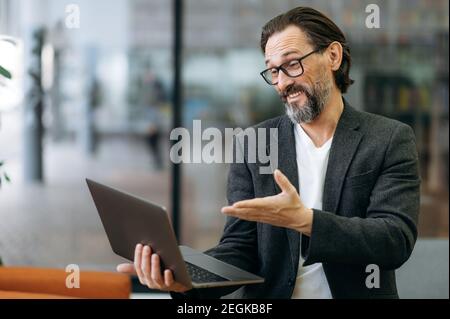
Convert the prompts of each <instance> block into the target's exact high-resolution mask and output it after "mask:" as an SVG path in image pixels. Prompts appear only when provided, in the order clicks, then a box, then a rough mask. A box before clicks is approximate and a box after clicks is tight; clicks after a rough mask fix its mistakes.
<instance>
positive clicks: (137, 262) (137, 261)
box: [134, 244, 145, 285]
mask: <svg viewBox="0 0 450 319" xmlns="http://www.w3.org/2000/svg"><path fill="white" fill-rule="evenodd" d="M141 260H142V245H141V244H137V245H136V249H135V250H134V268H135V270H136V274H137V276H138V278H139V282H140V283H141V284H142V285H145V276H144V274H143V273H142V270H141Z"/></svg>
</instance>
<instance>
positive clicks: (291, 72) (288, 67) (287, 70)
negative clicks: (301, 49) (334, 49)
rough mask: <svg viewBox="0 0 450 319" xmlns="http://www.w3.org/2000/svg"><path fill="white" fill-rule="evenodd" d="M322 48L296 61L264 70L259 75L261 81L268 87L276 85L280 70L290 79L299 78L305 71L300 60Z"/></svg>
mask: <svg viewBox="0 0 450 319" xmlns="http://www.w3.org/2000/svg"><path fill="white" fill-rule="evenodd" d="M321 50H322V48H319V49H316V50H314V51H312V52H309V53H308V54H306V55H304V56H302V57H301V58H298V59H293V60H290V61H288V62H286V63H283V64H282V65H280V66H275V67H272V68H268V69H265V70H264V71H262V72H261V73H260V74H261V76H262V77H263V79H264V80H265V81H266V82H267V84H269V85H277V84H278V75H279V73H280V70H281V71H283V73H284V74H286V75H287V76H289V77H291V78H296V77H299V76H301V75H302V74H303V73H304V72H305V70H304V68H303V64H302V60H303V59H306V58H307V57H309V56H310V55H311V54H314V53H317V52H319V51H321Z"/></svg>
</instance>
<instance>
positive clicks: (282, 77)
mask: <svg viewBox="0 0 450 319" xmlns="http://www.w3.org/2000/svg"><path fill="white" fill-rule="evenodd" d="M293 83H294V79H293V78H291V77H290V76H287V75H286V74H285V73H284V72H283V71H281V70H280V72H279V73H278V83H277V87H278V90H279V91H280V92H284V91H285V90H286V88H287V87H289V86H290V85H292V84H293Z"/></svg>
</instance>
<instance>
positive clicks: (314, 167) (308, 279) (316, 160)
mask: <svg viewBox="0 0 450 319" xmlns="http://www.w3.org/2000/svg"><path fill="white" fill-rule="evenodd" d="M294 127H295V129H294V130H295V147H296V152H297V167H298V177H299V184H300V185H299V191H300V198H301V199H302V202H303V204H304V205H305V206H306V207H309V208H315V209H322V195H323V185H324V182H325V174H326V171H327V165H328V156H329V154H330V147H331V143H332V140H333V138H330V139H329V140H328V141H327V142H326V143H325V144H323V145H322V146H321V147H319V148H317V147H316V146H315V145H314V143H313V141H312V140H311V138H310V137H309V136H308V135H307V134H306V132H305V131H304V130H303V128H302V127H301V126H300V125H299V124H297V125H294ZM303 262H304V260H303V258H302V254H301V253H300V261H299V268H298V273H297V280H296V283H295V287H294V293H293V294H292V298H293V299H331V298H333V297H332V295H331V291H330V287H329V286H328V281H327V278H326V276H325V272H324V271H323V267H322V263H315V264H312V265H309V266H303Z"/></svg>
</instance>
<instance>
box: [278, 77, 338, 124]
mask: <svg viewBox="0 0 450 319" xmlns="http://www.w3.org/2000/svg"><path fill="white" fill-rule="evenodd" d="M305 94H306V93H305ZM330 94H331V83H330V82H329V81H326V80H325V81H319V82H317V84H316V85H315V86H314V88H313V92H312V94H306V98H307V101H306V103H305V104H304V105H303V106H300V105H296V104H293V105H291V104H289V103H287V102H286V103H284V106H285V108H286V115H287V116H288V117H289V118H290V120H291V121H292V123H294V124H301V123H311V122H312V121H314V120H315V119H316V118H317V117H318V116H319V115H320V113H322V111H323V109H324V108H325V105H326V104H327V102H328V100H329V98H330Z"/></svg>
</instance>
